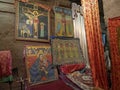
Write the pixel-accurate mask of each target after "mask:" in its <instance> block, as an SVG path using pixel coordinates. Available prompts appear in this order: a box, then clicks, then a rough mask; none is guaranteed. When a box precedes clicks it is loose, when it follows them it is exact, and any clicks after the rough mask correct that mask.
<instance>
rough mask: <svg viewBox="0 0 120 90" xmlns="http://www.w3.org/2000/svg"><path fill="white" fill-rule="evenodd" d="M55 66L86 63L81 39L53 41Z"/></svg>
mask: <svg viewBox="0 0 120 90" xmlns="http://www.w3.org/2000/svg"><path fill="white" fill-rule="evenodd" d="M51 44H52V55H53V64H55V65H61V64H71V63H84V61H85V60H84V57H83V53H82V50H81V47H80V44H79V39H78V38H76V39H75V38H74V39H72V38H71V39H69V38H66V39H65V38H64V39H52V40H51Z"/></svg>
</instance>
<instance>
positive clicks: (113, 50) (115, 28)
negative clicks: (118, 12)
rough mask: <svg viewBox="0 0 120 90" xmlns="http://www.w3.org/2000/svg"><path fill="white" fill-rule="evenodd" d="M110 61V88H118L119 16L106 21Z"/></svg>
mask: <svg viewBox="0 0 120 90" xmlns="http://www.w3.org/2000/svg"><path fill="white" fill-rule="evenodd" d="M108 29H109V39H110V40H109V41H110V54H111V62H112V70H111V71H112V90H120V17H116V18H111V19H109V21H108Z"/></svg>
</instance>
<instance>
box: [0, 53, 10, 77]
mask: <svg viewBox="0 0 120 90" xmlns="http://www.w3.org/2000/svg"><path fill="white" fill-rule="evenodd" d="M11 67H12V57H11V53H10V51H0V79H1V78H3V77H8V76H9V75H11V74H12V70H11Z"/></svg>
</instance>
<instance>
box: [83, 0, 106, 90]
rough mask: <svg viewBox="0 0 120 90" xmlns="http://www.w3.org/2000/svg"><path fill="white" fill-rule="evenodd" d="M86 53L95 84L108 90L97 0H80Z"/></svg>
mask: <svg viewBox="0 0 120 90" xmlns="http://www.w3.org/2000/svg"><path fill="white" fill-rule="evenodd" d="M82 6H83V12H84V19H85V28H86V29H85V30H86V37H87V43H88V55H89V61H90V65H91V69H92V74H93V80H94V84H95V86H98V87H100V88H103V89H104V90H108V81H107V72H106V67H105V60H104V48H103V45H102V34H101V30H100V20H99V18H100V17H99V8H98V0H82Z"/></svg>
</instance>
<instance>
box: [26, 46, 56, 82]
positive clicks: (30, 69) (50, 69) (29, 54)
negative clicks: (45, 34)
mask: <svg viewBox="0 0 120 90" xmlns="http://www.w3.org/2000/svg"><path fill="white" fill-rule="evenodd" d="M25 62H26V69H27V77H28V79H29V82H30V83H31V84H38V83H45V82H49V81H53V80H56V79H57V70H56V68H54V66H53V64H52V56H51V47H50V46H49V45H48V46H25Z"/></svg>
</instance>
